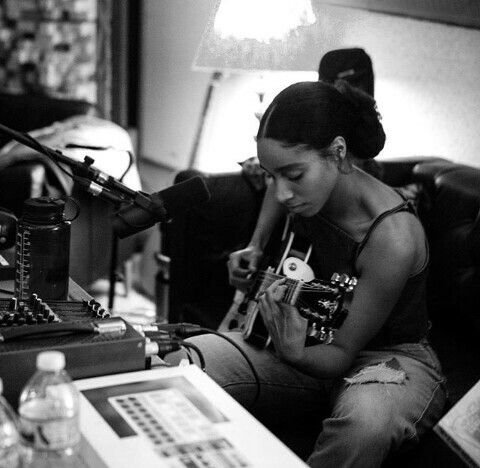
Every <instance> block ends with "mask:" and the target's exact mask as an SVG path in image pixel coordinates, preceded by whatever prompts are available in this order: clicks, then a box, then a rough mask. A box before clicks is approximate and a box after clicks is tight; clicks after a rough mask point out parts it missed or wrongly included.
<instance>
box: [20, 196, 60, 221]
mask: <svg viewBox="0 0 480 468" xmlns="http://www.w3.org/2000/svg"><path fill="white" fill-rule="evenodd" d="M64 210H65V200H62V199H61V198H52V197H38V198H29V199H28V200H25V201H24V203H23V215H22V218H23V220H24V221H27V222H29V223H34V224H35V223H58V222H59V221H63V220H64Z"/></svg>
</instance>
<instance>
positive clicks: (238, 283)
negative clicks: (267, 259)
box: [227, 245, 263, 292]
mask: <svg viewBox="0 0 480 468" xmlns="http://www.w3.org/2000/svg"><path fill="white" fill-rule="evenodd" d="M262 257H263V251H262V250H261V249H260V248H258V247H255V246H253V245H249V246H248V247H246V248H244V249H241V250H237V251H235V252H232V253H231V254H230V256H229V260H228V263H227V266H228V280H229V282H230V284H231V285H232V286H235V287H236V288H237V289H239V290H240V291H244V292H245V291H247V289H248V287H249V286H250V283H251V280H252V275H253V273H255V272H256V271H257V267H258V264H259V262H260V260H261V258H262Z"/></svg>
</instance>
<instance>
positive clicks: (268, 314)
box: [259, 222, 420, 378]
mask: <svg viewBox="0 0 480 468" xmlns="http://www.w3.org/2000/svg"><path fill="white" fill-rule="evenodd" d="M419 245H420V243H419V242H418V240H416V239H415V238H414V236H412V232H411V231H410V230H408V229H398V225H396V223H389V222H383V223H381V224H380V225H379V226H378V228H377V229H375V231H374V232H373V234H372V236H371V238H370V239H369V242H368V243H367V245H366V247H365V249H364V250H363V251H362V254H361V255H360V257H359V259H358V261H357V269H358V273H359V281H358V285H357V286H356V288H355V290H354V293H353V297H352V300H351V302H350V303H349V304H348V309H349V315H348V317H347V319H346V320H345V322H344V324H343V325H342V327H341V328H340V329H339V330H338V331H337V332H336V334H335V338H334V341H333V342H332V344H329V345H325V344H319V345H316V346H311V347H307V348H306V347H305V346H304V345H303V344H304V340H305V332H306V327H307V321H306V320H305V319H303V318H302V317H301V316H300V314H299V313H298V311H297V309H296V308H294V307H291V306H287V305H285V304H280V303H278V298H279V297H281V288H282V287H283V286H282V285H281V283H280V284H279V283H276V284H275V283H274V285H272V289H271V290H268V291H267V293H266V294H265V295H264V297H262V299H261V300H260V302H259V306H260V312H261V314H262V317H263V318H264V321H265V322H266V325H267V328H268V330H269V332H270V336H271V338H272V341H273V343H274V346H275V349H276V351H277V353H278V355H279V356H280V357H281V358H282V359H283V360H285V361H287V362H289V363H290V364H291V365H293V366H294V367H296V368H298V369H299V370H302V371H303V372H305V373H308V374H310V375H313V376H315V377H319V378H330V377H336V376H339V375H342V374H343V373H345V371H346V370H347V369H348V368H349V367H350V365H351V364H352V361H353V359H354V358H355V356H356V355H357V353H358V352H359V351H360V350H361V349H363V348H364V347H365V345H366V344H367V343H368V342H369V341H370V340H371V339H372V338H373V337H374V336H375V335H376V334H377V333H378V332H379V331H380V329H381V327H382V326H383V324H384V323H385V321H386V320H387V318H388V315H389V314H390V312H391V310H392V309H393V307H394V306H395V304H396V302H397V300H398V298H399V297H400V294H401V292H402V290H403V288H404V286H405V283H406V281H407V279H408V276H409V275H410V274H411V273H412V271H413V270H414V268H415V266H416V259H417V258H418V252H417V250H418V248H419ZM278 288H280V291H277V289H278ZM279 294H280V296H279ZM302 340H303V341H302Z"/></svg>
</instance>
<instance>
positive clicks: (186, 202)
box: [113, 176, 210, 239]
mask: <svg viewBox="0 0 480 468" xmlns="http://www.w3.org/2000/svg"><path fill="white" fill-rule="evenodd" d="M147 196H148V197H149V199H150V203H151V207H142V206H139V205H138V204H136V203H134V202H132V203H131V204H130V205H128V206H126V207H124V208H122V209H121V210H120V211H118V212H117V213H116V216H115V218H114V220H113V230H114V232H115V234H116V235H117V236H118V237H119V238H120V239H123V238H125V237H128V236H131V235H132V234H135V233H137V232H140V231H143V230H145V229H148V228H149V227H151V226H153V225H154V224H156V223H158V222H159V221H162V222H163V221H168V220H169V219H171V218H174V217H175V216H177V215H179V214H182V213H183V212H185V211H187V210H189V209H190V208H192V207H193V206H196V205H199V204H201V203H204V202H206V201H208V200H209V199H210V192H209V191H208V188H207V186H206V184H205V181H204V180H203V179H202V178H201V177H198V176H197V177H193V178H191V179H188V180H185V181H184V182H181V183H178V184H175V185H172V186H171V187H168V188H166V189H165V190H162V191H160V192H156V193H152V194H151V195H147Z"/></svg>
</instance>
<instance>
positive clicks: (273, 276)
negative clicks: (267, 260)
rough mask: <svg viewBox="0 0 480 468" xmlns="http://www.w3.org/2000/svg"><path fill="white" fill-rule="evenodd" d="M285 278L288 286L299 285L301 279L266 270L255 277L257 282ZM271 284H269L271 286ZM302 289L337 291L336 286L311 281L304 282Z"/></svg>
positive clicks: (308, 290) (309, 290) (307, 290)
mask: <svg viewBox="0 0 480 468" xmlns="http://www.w3.org/2000/svg"><path fill="white" fill-rule="evenodd" d="M283 278H285V279H286V281H285V283H286V285H287V287H289V288H291V287H296V286H297V285H298V282H299V280H295V279H292V278H288V277H284V276H280V275H277V274H275V273H269V272H266V271H262V272H260V273H259V274H258V275H257V278H256V279H255V283H262V282H263V281H264V280H266V279H268V280H271V282H270V284H272V283H273V282H274V281H276V280H278V279H283ZM317 281H318V280H317ZM270 284H269V285H268V286H270ZM268 286H267V287H268ZM300 291H302V292H303V291H306V292H314V291H328V292H335V291H336V288H334V287H332V286H329V285H325V284H319V283H317V284H315V285H311V284H309V283H302V285H301V287H300Z"/></svg>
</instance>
